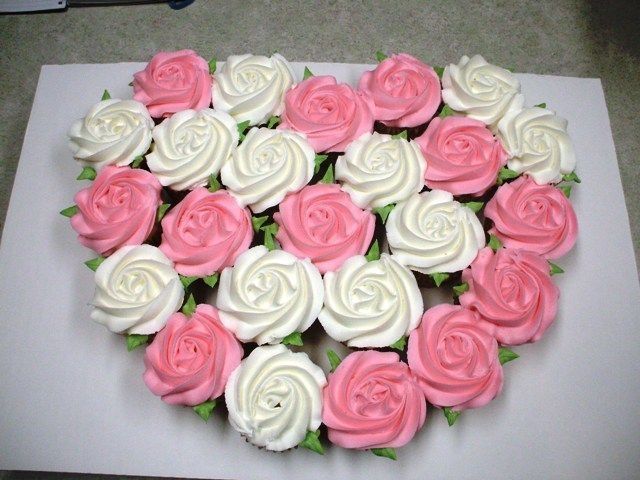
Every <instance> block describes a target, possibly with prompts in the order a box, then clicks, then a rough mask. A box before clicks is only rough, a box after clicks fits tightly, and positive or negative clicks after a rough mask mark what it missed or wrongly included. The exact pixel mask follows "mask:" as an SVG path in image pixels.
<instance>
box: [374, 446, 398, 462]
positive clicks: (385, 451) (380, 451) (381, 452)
mask: <svg viewBox="0 0 640 480" xmlns="http://www.w3.org/2000/svg"><path fill="white" fill-rule="evenodd" d="M371 453H373V454H374V455H376V456H378V457H385V458H389V459H391V460H398V456H397V455H396V450H395V448H389V447H387V448H372V449H371Z"/></svg>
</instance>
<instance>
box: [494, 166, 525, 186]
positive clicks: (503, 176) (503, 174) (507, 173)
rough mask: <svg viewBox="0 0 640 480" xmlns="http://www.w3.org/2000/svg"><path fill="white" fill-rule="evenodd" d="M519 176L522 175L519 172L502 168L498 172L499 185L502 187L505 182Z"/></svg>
mask: <svg viewBox="0 0 640 480" xmlns="http://www.w3.org/2000/svg"><path fill="white" fill-rule="evenodd" d="M518 175H520V174H519V173H518V172H516V171H514V170H511V169H509V168H507V167H502V168H501V169H500V171H499V172H498V185H502V184H503V183H504V181H505V180H510V179H512V178H516V177H517V176H518Z"/></svg>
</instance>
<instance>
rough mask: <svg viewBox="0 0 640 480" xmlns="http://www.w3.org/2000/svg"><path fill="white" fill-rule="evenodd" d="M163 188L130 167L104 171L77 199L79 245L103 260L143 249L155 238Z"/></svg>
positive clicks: (75, 220) (75, 225) (73, 221)
mask: <svg viewBox="0 0 640 480" xmlns="http://www.w3.org/2000/svg"><path fill="white" fill-rule="evenodd" d="M161 190H162V186H161V185H160V183H159V182H158V180H157V179H156V177H154V176H153V175H152V174H150V173H149V172H147V171H145V170H140V169H131V168H129V167H114V166H108V167H104V168H103V169H102V170H100V173H98V176H97V177H96V178H95V180H94V181H93V183H92V184H91V185H90V186H89V187H87V188H84V189H82V190H80V191H79V192H78V193H76V196H75V203H76V205H77V206H78V213H77V214H75V215H74V216H73V217H71V226H72V227H73V229H74V230H75V231H76V232H78V241H79V242H80V243H81V244H82V245H84V246H85V247H88V248H90V249H92V250H94V251H95V252H97V253H99V254H100V255H103V256H108V255H111V254H112V253H113V252H114V251H115V250H117V249H118V248H120V247H122V246H123V245H140V244H141V243H142V242H144V241H145V240H146V239H147V237H148V236H149V235H150V234H151V230H152V229H153V225H154V223H155V219H156V211H157V209H158V206H159V205H160V204H161V203H162V200H161V199H160V191H161Z"/></svg>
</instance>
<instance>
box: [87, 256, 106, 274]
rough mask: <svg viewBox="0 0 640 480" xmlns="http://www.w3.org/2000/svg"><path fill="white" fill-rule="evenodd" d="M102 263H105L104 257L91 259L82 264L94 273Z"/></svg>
mask: <svg viewBox="0 0 640 480" xmlns="http://www.w3.org/2000/svg"><path fill="white" fill-rule="evenodd" d="M104 261H105V258H104V257H96V258H92V259H91V260H87V261H86V262H84V264H85V265H86V266H87V267H89V268H90V269H91V270H93V271H94V272H95V271H96V270H97V269H98V267H99V266H100V264H101V263H102V262H104Z"/></svg>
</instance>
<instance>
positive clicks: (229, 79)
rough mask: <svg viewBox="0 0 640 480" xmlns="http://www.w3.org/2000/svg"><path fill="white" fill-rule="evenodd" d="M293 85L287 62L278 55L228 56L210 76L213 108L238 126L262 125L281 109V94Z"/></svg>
mask: <svg viewBox="0 0 640 480" xmlns="http://www.w3.org/2000/svg"><path fill="white" fill-rule="evenodd" d="M293 83H294V74H293V69H292V68H291V65H289V62H287V60H286V59H285V58H284V57H283V56H282V55H280V54H278V53H274V54H273V55H272V56H271V57H264V56H261V55H250V54H247V55H232V56H230V57H229V58H227V61H226V62H225V63H224V65H223V66H222V68H221V69H220V71H219V72H216V73H215V74H214V76H213V87H212V94H211V96H212V100H213V108H215V109H216V110H222V111H224V112H228V113H229V114H230V115H231V116H232V117H233V118H235V119H236V121H237V122H238V123H241V122H244V121H247V120H248V121H249V123H250V125H259V124H261V123H265V122H266V121H267V120H268V119H269V117H271V116H272V115H280V114H281V113H282V111H283V109H284V94H285V92H286V91H287V90H288V89H289V88H291V86H292V85H293Z"/></svg>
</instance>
